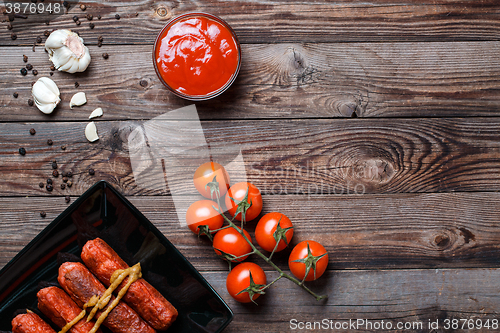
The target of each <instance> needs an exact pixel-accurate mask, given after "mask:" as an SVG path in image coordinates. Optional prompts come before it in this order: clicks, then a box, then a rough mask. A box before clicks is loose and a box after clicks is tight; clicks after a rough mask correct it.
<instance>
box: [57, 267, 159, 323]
mask: <svg viewBox="0 0 500 333" xmlns="http://www.w3.org/2000/svg"><path fill="white" fill-rule="evenodd" d="M57 280H58V281H59V284H60V285H61V287H62V288H63V289H64V290H65V291H66V292H67V293H68V295H69V296H70V297H71V298H72V299H73V300H74V301H75V303H76V304H77V305H78V306H80V307H83V304H85V303H86V302H88V301H89V300H90V298H91V297H92V296H94V295H97V296H99V297H101V296H102V295H103V294H104V292H105V291H106V288H105V287H104V286H103V285H102V283H100V282H99V280H97V278H96V277H95V276H94V275H92V273H91V272H90V271H89V270H88V269H87V267H85V266H84V265H83V264H81V263H78V262H65V263H64V264H62V265H61V266H60V267H59V276H58V277H57ZM114 299H115V297H114V296H112V297H111V300H110V301H109V304H111V303H112V302H113V300H114ZM108 306H109V305H108ZM106 308H107V307H106ZM101 313H102V311H98V312H97V314H96V317H95V318H98V317H99V316H100V315H101ZM103 325H104V326H106V327H107V328H109V329H110V330H111V331H112V332H114V333H155V332H156V331H155V330H154V329H153V328H152V327H151V326H149V325H148V324H147V323H146V322H145V321H144V320H142V319H141V317H139V315H138V314H137V313H136V312H135V311H134V310H132V309H131V308H130V307H129V306H128V305H127V304H125V303H124V302H119V303H118V305H117V306H116V307H115V308H114V309H113V310H112V311H111V312H110V313H109V314H108V316H107V317H106V319H105V320H104V322H103Z"/></svg>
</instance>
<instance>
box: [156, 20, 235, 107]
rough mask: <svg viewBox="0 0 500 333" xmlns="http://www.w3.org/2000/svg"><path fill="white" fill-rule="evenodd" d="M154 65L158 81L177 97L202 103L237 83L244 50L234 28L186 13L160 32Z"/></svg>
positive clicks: (224, 23)
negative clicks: (235, 81) (242, 50)
mask: <svg viewBox="0 0 500 333" xmlns="http://www.w3.org/2000/svg"><path fill="white" fill-rule="evenodd" d="M153 62H154V67H155V71H156V74H157V75H158V78H159V79H160V81H161V82H162V83H163V84H164V85H165V86H166V87H167V88H168V89H170V90H171V91H172V92H173V93H174V94H175V95H177V96H179V97H182V98H185V99H188V100H192V101H202V100H207V99H210V98H213V97H216V96H218V95H220V94H222V93H223V92H224V91H225V90H226V89H227V88H229V86H231V84H232V83H233V82H234V80H235V79H236V76H237V75H238V72H239V70H240V66H241V48H240V44H239V42H238V38H237V37H236V34H235V33H234V31H233V29H231V27H230V26H229V25H228V24H227V23H226V22H225V21H224V20H222V19H221V18H219V17H217V16H215V15H211V14H206V13H187V14H183V15H180V16H178V17H175V18H173V19H172V20H170V21H169V22H168V23H167V25H166V26H165V27H164V28H163V29H162V30H161V31H160V33H159V34H158V37H156V42H155V46H154V49H153Z"/></svg>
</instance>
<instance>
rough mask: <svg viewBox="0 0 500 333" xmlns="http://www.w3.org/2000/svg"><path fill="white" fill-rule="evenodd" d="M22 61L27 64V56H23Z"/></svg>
mask: <svg viewBox="0 0 500 333" xmlns="http://www.w3.org/2000/svg"><path fill="white" fill-rule="evenodd" d="M23 61H24V62H28V56H27V55H24V54H23Z"/></svg>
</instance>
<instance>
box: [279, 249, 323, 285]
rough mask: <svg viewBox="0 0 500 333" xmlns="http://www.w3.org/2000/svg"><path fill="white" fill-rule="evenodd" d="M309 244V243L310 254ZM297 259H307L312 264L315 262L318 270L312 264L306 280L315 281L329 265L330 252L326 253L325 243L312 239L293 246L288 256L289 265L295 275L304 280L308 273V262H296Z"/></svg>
mask: <svg viewBox="0 0 500 333" xmlns="http://www.w3.org/2000/svg"><path fill="white" fill-rule="evenodd" d="M307 244H309V249H310V253H309V254H308V250H307ZM321 256H322V257H321ZM319 257H321V258H319ZM296 260H305V261H306V262H309V264H310V265H312V263H313V262H315V265H316V272H314V269H313V268H314V266H312V267H311V269H310V270H309V273H308V274H307V277H306V279H305V280H306V281H313V280H316V279H318V278H319V277H320V276H321V275H323V273H324V272H325V270H326V266H328V253H326V250H325V248H324V247H323V245H321V244H320V243H318V242H315V241H312V240H306V241H302V242H300V243H299V244H297V245H296V246H295V247H294V248H293V250H292V252H291V253H290V257H289V258H288V266H289V267H290V271H291V272H292V273H293V275H295V276H296V277H297V278H298V279H300V280H303V279H304V276H305V275H306V264H305V263H303V262H296Z"/></svg>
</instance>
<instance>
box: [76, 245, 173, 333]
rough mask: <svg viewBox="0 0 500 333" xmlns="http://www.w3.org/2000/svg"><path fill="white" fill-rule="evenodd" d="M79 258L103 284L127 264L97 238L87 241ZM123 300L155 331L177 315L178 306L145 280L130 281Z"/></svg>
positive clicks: (168, 324) (107, 282) (167, 324)
mask: <svg viewBox="0 0 500 333" xmlns="http://www.w3.org/2000/svg"><path fill="white" fill-rule="evenodd" d="M81 257H82V260H83V262H84V263H85V265H86V266H87V267H88V268H89V270H90V271H91V272H92V273H94V274H95V276H96V277H97V278H98V279H99V280H101V282H102V283H104V284H105V285H106V286H109V285H110V282H109V280H110V278H111V275H112V274H113V272H114V271H116V270H117V269H126V268H128V267H129V266H128V265H127V264H126V263H125V262H124V261H123V260H122V259H121V258H120V256H118V254H117V253H116V252H115V251H114V250H113V249H112V248H111V247H110V246H109V245H108V244H107V243H106V242H105V241H103V240H102V239H100V238H96V239H94V240H91V241H88V242H87V243H86V244H85V246H84V247H83V249H82V255H81ZM126 282H127V279H125V281H123V283H122V284H121V285H120V286H119V287H118V288H117V289H116V290H117V292H118V291H119V290H121V288H122V287H123V286H124V285H125V283H126ZM123 300H124V301H125V302H126V303H127V304H128V305H130V307H131V308H133V309H134V310H135V311H137V313H138V314H140V315H141V317H142V318H143V319H144V320H146V321H147V322H148V323H149V324H150V325H151V326H152V327H154V328H155V329H157V330H166V329H167V328H168V327H169V326H170V325H171V324H172V323H173V322H174V321H175V319H176V318H177V309H176V308H175V307H174V306H173V305H172V304H170V302H169V301H167V300H166V299H165V297H163V295H162V294H160V292H159V291H158V290H156V289H155V288H154V287H153V286H152V285H150V284H149V283H148V282H147V281H146V280H144V279H139V280H137V281H135V282H134V283H132V284H131V285H130V287H129V289H128V291H127V293H126V294H125V296H124V297H123Z"/></svg>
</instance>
